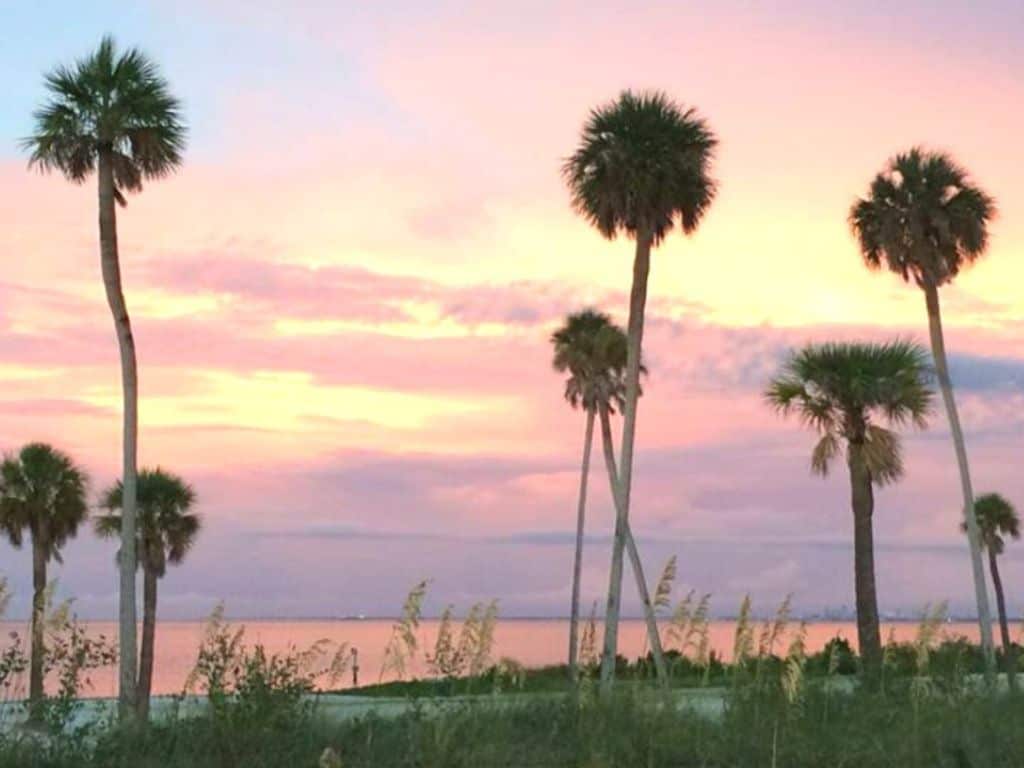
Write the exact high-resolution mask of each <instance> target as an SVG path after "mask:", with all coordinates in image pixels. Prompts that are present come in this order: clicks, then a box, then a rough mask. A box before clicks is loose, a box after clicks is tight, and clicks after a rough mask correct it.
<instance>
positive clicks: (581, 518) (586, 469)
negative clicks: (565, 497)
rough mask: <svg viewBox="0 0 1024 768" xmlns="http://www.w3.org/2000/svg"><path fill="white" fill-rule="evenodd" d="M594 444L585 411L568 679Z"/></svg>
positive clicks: (575, 641) (573, 662)
mask: <svg viewBox="0 0 1024 768" xmlns="http://www.w3.org/2000/svg"><path fill="white" fill-rule="evenodd" d="M593 442H594V411H593V409H592V408H588V409H587V427H586V431H585V436H584V438H583V466H582V467H581V468H580V494H579V503H578V506H577V510H576V556H575V558H574V560H573V565H572V605H571V606H570V609H569V610H570V614H569V677H570V678H571V679H572V680H573V682H575V681H576V679H577V677H578V669H577V664H578V662H577V656H578V654H579V622H580V575H581V573H582V570H583V530H584V524H585V520H586V510H587V479H588V478H589V476H590V447H591V445H592V444H593Z"/></svg>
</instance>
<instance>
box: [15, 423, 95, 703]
mask: <svg viewBox="0 0 1024 768" xmlns="http://www.w3.org/2000/svg"><path fill="white" fill-rule="evenodd" d="M87 485H88V480H87V477H86V474H85V471H84V470H82V469H80V468H79V467H77V466H76V465H75V463H74V462H73V461H72V460H71V458H70V457H69V456H68V455H67V454H65V453H62V452H61V451H58V450H57V449H55V448H52V447H51V446H49V445H45V444H44V443H29V444H28V445H26V446H24V447H23V448H22V449H21V450H20V451H19V452H18V453H17V454H16V455H12V456H7V457H6V458H5V459H4V460H3V463H2V464H0V529H2V531H3V533H4V534H5V535H6V537H7V538H8V539H9V540H10V542H11V544H12V545H14V546H15V547H19V548H20V547H21V544H22V536H23V533H24V531H28V534H29V537H30V538H31V539H32V630H31V631H32V661H31V665H30V667H29V714H30V717H31V718H32V719H33V720H38V719H39V718H40V717H41V712H40V709H39V705H40V703H41V702H42V699H43V655H44V651H45V648H44V645H43V630H44V624H45V621H44V614H45V611H46V580H47V579H46V566H47V563H49V561H50V560H56V561H57V562H58V563H59V562H61V557H60V550H61V548H62V547H63V546H64V544H66V543H67V541H68V539H71V538H74V536H75V535H76V534H77V533H78V527H79V526H80V525H81V524H82V522H83V521H84V520H85V519H86V517H87V516H88V514H89V508H88V505H87V503H86V488H87Z"/></svg>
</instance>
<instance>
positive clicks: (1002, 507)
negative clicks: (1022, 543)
mask: <svg viewBox="0 0 1024 768" xmlns="http://www.w3.org/2000/svg"><path fill="white" fill-rule="evenodd" d="M974 514H975V516H976V517H977V519H978V531H979V532H980V534H981V546H983V547H984V548H985V550H986V551H987V552H988V570H989V573H991V574H992V586H993V587H995V590H996V609H997V610H998V611H999V633H1000V635H1001V636H1002V641H1003V669H1004V670H1005V672H1006V679H1007V682H1008V683H1009V685H1010V689H1011V690H1015V689H1016V687H1017V656H1016V651H1015V649H1014V647H1013V642H1012V641H1011V640H1010V624H1009V621H1008V620H1007V618H1006V596H1005V594H1004V593H1003V579H1002V577H1001V576H1000V575H999V564H998V562H997V558H998V557H999V555H1001V554H1003V550H1004V549H1005V548H1006V539H1004V538H1003V537H1004V536H1009V537H1010V538H1011V539H1019V538H1020V517H1019V516H1018V515H1017V510H1016V509H1014V507H1013V504H1011V503H1010V502H1009V501H1007V499H1006V498H1005V497H1003V496H1001V495H1000V494H998V493H986V494H984V495H983V496H979V497H978V498H977V499H975V500H974ZM960 530H962V531H963V532H964V533H966V532H967V525H966V523H961V524H960Z"/></svg>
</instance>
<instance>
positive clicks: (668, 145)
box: [563, 91, 717, 690]
mask: <svg viewBox="0 0 1024 768" xmlns="http://www.w3.org/2000/svg"><path fill="white" fill-rule="evenodd" d="M716 143H717V142H716V139H715V137H714V135H713V134H712V132H711V130H710V129H709V128H708V126H707V124H706V123H705V122H704V120H703V119H702V118H700V117H699V116H698V115H697V114H696V112H695V111H694V110H692V109H684V108H682V107H680V106H679V105H678V104H676V103H675V102H674V101H672V100H671V99H670V98H668V97H667V96H665V95H664V94H662V93H642V94H634V93H632V92H630V91H625V92H623V93H622V94H621V95H620V96H619V98H618V100H616V101H614V102H612V103H610V104H606V105H604V106H602V107H599V108H597V109H595V110H594V111H593V112H591V114H590V117H589V118H588V120H587V122H586V124H585V125H584V127H583V132H582V136H581V140H580V145H579V147H578V149H577V150H576V152H574V153H573V155H572V156H571V157H570V158H569V159H568V160H567V161H566V162H565V165H564V167H563V175H564V177H565V179H566V182H567V184H568V186H569V188H570V191H571V194H572V204H573V208H575V209H576V211H577V212H578V213H579V214H580V215H581V216H583V218H585V219H586V220H587V221H588V222H590V223H591V224H592V225H593V226H595V227H596V228H597V230H598V231H599V232H600V233H601V234H602V235H604V236H605V237H606V238H608V239H614V238H615V237H616V235H617V234H618V233H619V232H624V233H625V234H626V235H627V236H629V237H632V238H633V239H634V240H635V242H636V255H635V258H634V262H633V287H632V291H631V294H630V302H629V325H628V333H629V349H628V359H627V363H626V402H625V407H624V410H623V427H622V450H621V454H620V457H621V462H622V470H621V475H620V476H619V478H618V482H617V485H618V486H619V488H618V493H616V494H615V497H616V499H618V500H620V501H621V504H616V512H617V514H616V521H615V542H614V546H613V549H612V564H611V573H610V578H609V586H608V607H607V610H606V613H605V635H604V651H603V655H602V661H601V681H602V686H603V688H604V689H605V690H608V689H609V688H610V687H611V685H612V682H613V680H614V676H615V656H616V653H617V649H618V629H619V608H620V604H621V597H622V554H623V548H624V546H625V538H626V529H627V527H628V522H629V503H630V491H631V486H632V477H633V441H634V437H635V435H636V409H637V398H638V396H639V394H640V355H641V346H642V342H643V331H644V307H645V305H646V303H647V277H648V273H649V271H650V257H651V248H652V247H654V246H656V245H658V244H659V243H661V241H662V240H664V239H665V237H666V236H667V235H668V233H669V232H670V231H671V230H672V228H673V226H674V225H675V224H676V220H677V218H678V220H679V224H680V226H681V228H682V230H683V232H684V233H686V234H689V233H692V232H693V231H694V230H696V228H697V226H698V224H700V221H701V219H702V218H703V216H704V213H705V212H706V211H707V209H708V207H709V206H710V205H711V201H712V200H713V199H714V194H715V183H714V181H713V180H712V179H711V176H710V165H711V159H712V153H713V151H714V147H715V145H716Z"/></svg>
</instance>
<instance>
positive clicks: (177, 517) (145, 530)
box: [96, 469, 201, 719]
mask: <svg viewBox="0 0 1024 768" xmlns="http://www.w3.org/2000/svg"><path fill="white" fill-rule="evenodd" d="M137 500H138V525H137V527H136V531H137V551H138V553H139V566H140V567H141V568H142V595H143V597H142V651H141V653H140V655H139V678H138V679H139V690H138V694H139V695H138V712H139V716H140V717H141V718H142V719H145V718H146V717H148V716H149V694H150V691H151V690H152V687H153V653H154V651H155V647H156V644H155V641H156V592H157V581H158V580H159V579H162V578H163V577H164V574H165V573H166V572H167V565H168V564H171V565H178V564H179V563H181V562H182V561H183V560H184V559H185V555H187V554H188V552H189V550H190V549H191V548H192V545H193V544H194V543H195V540H196V537H197V536H198V535H199V529H200V526H201V521H200V518H199V516H198V515H196V514H194V513H193V512H192V511H191V510H192V507H193V505H194V504H195V501H196V494H195V491H193V490H192V487H191V486H190V485H189V484H188V483H186V482H185V481H184V480H182V479H181V478H180V477H178V476H177V475H174V474H171V473H170V472H165V471H164V470H162V469H153V470H148V469H143V470H142V471H141V472H139V484H138V499H137ZM100 505H101V506H102V507H103V508H104V509H106V510H108V511H109V514H106V515H101V516H99V517H97V518H96V532H97V533H98V534H99V535H100V536H102V537H104V538H114V537H118V536H119V535H120V533H121V531H122V530H123V528H124V518H123V513H124V485H123V483H121V482H120V481H119V482H117V483H116V484H115V485H113V486H112V487H110V488H108V489H107V490H106V492H105V493H104V494H103V498H102V499H101V501H100ZM116 510H119V511H120V512H121V513H122V514H117V513H116Z"/></svg>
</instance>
